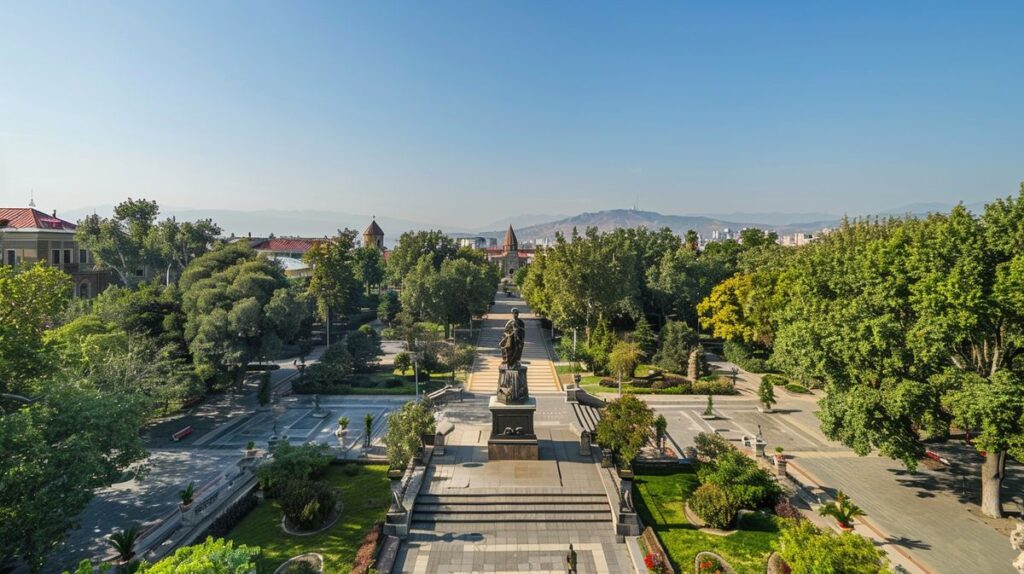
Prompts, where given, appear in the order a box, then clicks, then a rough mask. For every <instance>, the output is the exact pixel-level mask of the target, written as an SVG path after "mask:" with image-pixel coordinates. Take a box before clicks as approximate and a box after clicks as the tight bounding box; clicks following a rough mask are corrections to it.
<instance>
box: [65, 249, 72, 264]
mask: <svg viewBox="0 0 1024 574" xmlns="http://www.w3.org/2000/svg"><path fill="white" fill-rule="evenodd" d="M63 261H64V265H71V264H72V263H74V261H72V260H71V250H70V249H65V250H64V259H63Z"/></svg>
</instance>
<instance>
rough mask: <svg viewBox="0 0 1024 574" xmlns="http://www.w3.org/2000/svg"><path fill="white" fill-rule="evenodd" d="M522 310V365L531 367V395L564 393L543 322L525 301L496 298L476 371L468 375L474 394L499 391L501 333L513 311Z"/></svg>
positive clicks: (483, 332) (485, 323) (483, 326)
mask: <svg viewBox="0 0 1024 574" xmlns="http://www.w3.org/2000/svg"><path fill="white" fill-rule="evenodd" d="M513 308H517V309H519V318H520V319H522V320H523V322H524V323H525V324H526V344H525V346H524V347H523V360H522V362H523V364H524V365H526V367H527V368H528V371H527V384H528V385H529V387H530V394H531V395H542V394H546V393H557V392H559V391H561V390H562V387H561V385H560V384H559V383H558V376H557V375H556V374H555V366H554V363H552V362H551V357H550V356H549V355H548V350H547V345H546V344H545V342H544V333H543V332H542V331H541V328H540V321H539V320H537V317H536V315H534V313H533V312H532V311H531V310H530V308H529V307H528V306H527V305H526V301H524V300H522V299H519V298H514V297H506V296H505V294H504V293H498V294H497V295H495V303H494V306H493V307H491V310H490V312H489V313H488V314H487V317H486V318H485V319H484V321H483V323H482V324H481V326H480V329H481V330H480V340H479V342H478V344H477V357H476V361H475V363H474V365H473V371H472V372H471V373H470V375H469V380H468V382H467V384H466V389H467V390H469V391H473V392H475V393H483V394H487V395H493V394H494V393H495V392H496V391H497V390H498V366H499V365H501V349H500V348H499V347H498V343H499V341H501V335H502V330H503V329H504V328H505V323H506V322H507V321H508V320H509V319H511V318H512V309H513Z"/></svg>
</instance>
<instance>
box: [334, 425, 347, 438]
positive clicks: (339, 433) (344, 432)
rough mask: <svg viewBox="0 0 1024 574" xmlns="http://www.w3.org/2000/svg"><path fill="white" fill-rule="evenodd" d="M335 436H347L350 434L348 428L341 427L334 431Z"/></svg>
mask: <svg viewBox="0 0 1024 574" xmlns="http://www.w3.org/2000/svg"><path fill="white" fill-rule="evenodd" d="M334 436H336V437H338V438H343V437H346V436H348V429H343V428H341V427H339V428H338V430H336V431H334Z"/></svg>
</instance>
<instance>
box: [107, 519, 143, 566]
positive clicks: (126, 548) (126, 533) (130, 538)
mask: <svg viewBox="0 0 1024 574" xmlns="http://www.w3.org/2000/svg"><path fill="white" fill-rule="evenodd" d="M141 534H142V530H140V529H139V525H138V524H133V525H131V526H129V527H128V528H127V529H126V530H120V531H118V532H115V533H113V534H111V535H110V538H108V539H107V544H110V546H111V547H112V548H113V549H114V551H115V552H117V557H118V558H120V560H121V562H122V563H126V562H128V561H130V560H131V559H132V558H134V557H135V542H137V541H138V539H139V536H140V535H141Z"/></svg>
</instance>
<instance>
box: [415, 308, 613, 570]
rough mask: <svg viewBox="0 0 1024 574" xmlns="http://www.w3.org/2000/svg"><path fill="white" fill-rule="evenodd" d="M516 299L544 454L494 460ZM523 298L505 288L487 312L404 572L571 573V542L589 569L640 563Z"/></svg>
mask: <svg viewBox="0 0 1024 574" xmlns="http://www.w3.org/2000/svg"><path fill="white" fill-rule="evenodd" d="M512 307H518V308H519V309H520V310H521V311H522V317H523V318H524V319H525V320H526V325H527V327H526V348H525V350H524V354H523V356H524V363H525V364H527V366H528V369H529V370H528V374H527V377H528V381H529V387H530V393H531V395H535V396H536V397H537V405H538V406H537V417H536V422H535V427H536V431H537V436H538V439H539V440H540V460H536V461H494V462H491V461H488V460H487V439H488V437H489V436H490V413H489V412H488V410H487V399H488V397H489V396H491V395H492V394H493V393H494V391H495V390H496V388H497V368H498V365H499V364H500V361H501V359H500V354H499V353H498V352H497V342H498V339H499V338H500V335H501V328H502V327H503V326H504V323H505V321H507V320H508V318H509V317H511V314H510V313H511V308H512ZM531 318H532V314H531V313H530V312H529V309H528V308H527V307H526V305H525V303H524V302H523V301H522V300H516V299H508V298H502V296H501V295H500V294H499V302H498V303H497V304H496V305H495V306H494V309H493V310H492V313H491V314H490V315H488V317H487V319H486V320H485V321H484V325H483V331H482V333H481V339H480V341H481V343H480V349H479V352H480V356H479V359H478V360H477V362H476V365H475V366H474V370H473V373H472V374H471V376H470V388H471V389H472V390H473V391H475V392H474V393H472V394H468V395H467V399H466V400H465V401H464V402H462V403H453V404H452V405H450V406H449V407H448V408H446V409H445V411H444V412H443V413H442V419H443V420H445V421H448V422H451V423H452V424H453V425H454V430H453V431H452V432H451V434H450V435H449V437H448V442H447V445H446V449H445V450H446V452H445V454H444V455H443V456H436V457H434V458H433V459H432V460H431V463H430V466H429V467H428V469H427V480H425V481H424V484H423V487H422V488H421V490H420V494H419V497H418V498H417V504H416V508H415V510H414V513H413V523H412V531H411V533H410V537H409V540H408V541H406V542H405V543H404V544H403V545H402V548H401V550H400V551H399V555H398V560H397V563H396V570H397V571H400V572H406V573H416V574H420V573H439V574H456V573H469V572H496V573H501V572H537V573H545V572H550V573H555V572H558V573H563V572H565V571H566V554H567V553H568V550H569V544H572V545H573V547H574V550H575V551H576V553H577V558H578V566H579V572H581V573H595V574H597V573H600V574H611V573H625V572H632V571H633V565H632V562H631V560H630V557H629V554H628V551H627V549H626V545H625V544H623V543H621V542H618V541H617V540H616V536H615V533H614V527H613V525H612V522H611V511H612V509H611V507H610V506H609V504H608V496H607V486H606V485H605V484H604V483H603V482H602V477H601V474H600V473H601V472H606V471H603V470H602V469H600V467H599V465H598V464H596V463H595V461H594V460H593V458H592V457H589V456H588V457H584V456H580V454H579V435H578V434H576V433H577V432H578V429H575V428H573V427H572V426H570V423H572V422H573V421H574V415H573V413H572V410H571V408H569V406H568V405H566V403H565V400H564V398H563V397H562V396H560V395H559V394H556V393H557V392H558V390H559V389H560V386H558V383H557V377H556V376H555V372H554V366H553V364H552V363H551V360H550V358H549V355H548V351H547V347H546V346H545V343H544V339H543V338H542V337H543V334H542V333H541V332H540V329H539V327H538V325H537V323H538V322H537V321H533V320H530V319H531Z"/></svg>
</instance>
